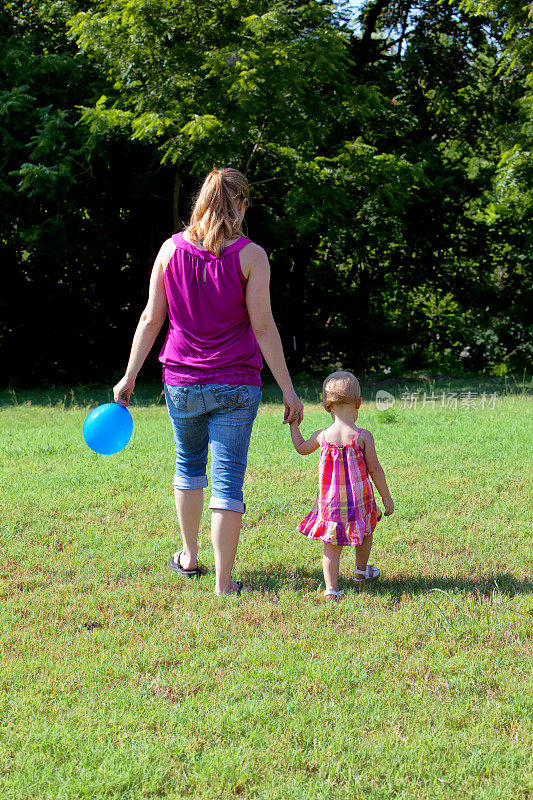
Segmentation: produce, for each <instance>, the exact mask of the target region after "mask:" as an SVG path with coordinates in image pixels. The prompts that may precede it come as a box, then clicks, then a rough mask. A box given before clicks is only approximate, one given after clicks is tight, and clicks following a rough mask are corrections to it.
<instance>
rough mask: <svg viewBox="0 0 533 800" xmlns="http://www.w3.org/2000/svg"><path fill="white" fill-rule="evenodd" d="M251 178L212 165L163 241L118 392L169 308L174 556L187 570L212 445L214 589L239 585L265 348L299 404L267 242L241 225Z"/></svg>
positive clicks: (130, 379)
mask: <svg viewBox="0 0 533 800" xmlns="http://www.w3.org/2000/svg"><path fill="white" fill-rule="evenodd" d="M248 195H249V187H248V182H247V181H246V178H245V177H244V175H242V174H241V173H240V172H238V171H237V170H235V169H229V168H227V169H220V170H219V169H213V171H212V172H211V173H210V174H209V175H208V176H207V178H206V179H205V181H204V184H203V186H202V189H201V190H200V193H199V195H198V197H197V199H196V203H195V206H194V209H193V212H192V215H191V219H190V222H189V225H188V227H187V228H186V229H185V230H184V231H183V232H182V233H179V234H176V235H174V236H172V238H171V239H167V241H166V242H164V243H163V246H162V247H161V250H160V251H159V254H158V256H157V258H156V260H155V263H154V267H153V270H152V276H151V279H150V290H149V297H148V303H147V305H146V308H145V310H144V311H143V313H142V314H141V318H140V320H139V324H138V326H137V330H136V331H135V336H134V338H133V344H132V348H131V355H130V359H129V362H128V366H127V369H126V372H125V375H124V377H123V378H122V379H121V380H120V381H119V382H118V383H117V385H116V386H115V387H114V389H113V394H114V398H115V402H117V403H121V405H127V404H128V403H129V399H130V395H131V393H132V391H133V389H134V386H135V379H136V377H137V373H138V372H139V370H140V368H141V366H142V364H143V362H144V360H145V358H146V356H147V355H148V353H149V351H150V348H151V347H152V345H153V343H154V341H155V339H156V336H157V334H158V333H159V330H160V329H161V326H162V325H163V322H164V320H165V317H166V315H167V312H168V316H169V330H168V334H167V337H166V340H165V343H164V345H163V349H162V350H161V353H160V356H159V359H160V361H161V362H162V364H163V381H164V385H165V397H166V401H167V407H168V412H169V415H170V418H171V420H172V425H173V429H174V440H175V444H176V472H175V477H174V494H175V499H176V511H177V514H178V520H179V524H180V529H181V535H182V538H183V549H182V550H181V551H180V552H178V553H175V554H174V556H173V557H172V559H171V562H170V566H171V568H172V569H173V570H175V571H176V572H178V573H180V574H182V575H186V576H188V577H194V576H199V575H200V569H199V568H198V561H197V554H198V531H199V527H200V520H201V516H202V510H203V490H204V488H205V487H206V486H207V476H206V463H207V448H208V442H209V444H210V445H211V484H212V497H211V501H210V503H209V507H210V509H211V510H212V512H213V513H212V520H211V538H212V541H213V548H214V552H215V568H216V587H215V591H216V593H217V594H239V593H240V591H241V590H242V589H243V588H244V587H243V585H242V583H241V582H240V581H233V580H232V578H231V570H232V567H233V563H234V561H235V555H236V553H237V545H238V542H239V536H240V530H241V522H242V515H243V513H244V510H245V505H244V502H243V493H242V485H243V481H244V473H245V470H246V461H247V456H248V446H249V443H250V435H251V432H252V425H253V422H254V419H255V417H256V414H257V409H258V406H259V401H260V398H261V389H260V386H261V379H260V370H261V367H262V359H261V353H262V354H263V356H264V358H265V360H266V362H267V364H268V366H269V367H270V370H271V372H272V375H273V376H274V378H275V380H276V381H277V383H278V385H279V387H280V389H281V390H282V392H283V402H284V405H285V414H284V419H283V422H284V423H290V422H292V420H294V419H298V420H299V421H301V419H302V417H303V406H302V403H301V401H300V399H299V398H298V396H297V395H296V393H295V391H294V389H293V386H292V382H291V379H290V376H289V373H288V370H287V366H286V363H285V357H284V355H283V348H282V345H281V339H280V337H279V333H278V330H277V328H276V324H275V322H274V319H273V317H272V311H271V308H270V293H269V279H270V266H269V263H268V258H267V255H266V253H265V251H264V250H263V249H262V248H261V247H259V246H258V245H257V244H254V243H253V242H251V241H250V240H249V239H246V238H245V237H244V236H243V235H242V230H241V224H242V221H243V218H244V214H245V211H246V206H247V204H248Z"/></svg>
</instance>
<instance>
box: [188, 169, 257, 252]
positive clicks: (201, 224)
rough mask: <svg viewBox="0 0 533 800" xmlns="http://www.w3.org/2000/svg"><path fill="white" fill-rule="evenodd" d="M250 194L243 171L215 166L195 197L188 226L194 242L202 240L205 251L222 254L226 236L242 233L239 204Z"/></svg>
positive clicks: (230, 236)
mask: <svg viewBox="0 0 533 800" xmlns="http://www.w3.org/2000/svg"><path fill="white" fill-rule="evenodd" d="M249 193H250V188H249V186H248V181H247V180H246V178H245V177H244V175H243V174H242V172H239V171H238V170H236V169H232V168H231V167H225V168H224V169H217V168H216V167H213V169H212V170H211V172H210V173H209V175H208V176H207V178H206V179H205V181H204V183H203V186H202V188H201V189H200V192H199V194H198V196H197V198H196V202H195V204H194V208H193V210H192V214H191V219H190V221H189V224H188V226H187V228H186V231H187V233H188V234H189V236H190V237H191V239H192V240H193V241H194V242H197V241H198V240H199V239H202V240H203V246H204V247H205V249H206V250H209V252H210V253H214V254H215V255H216V256H220V255H222V253H223V251H224V246H225V242H226V239H232V238H233V237H234V236H235V234H239V235H240V236H242V235H243V233H242V230H241V213H240V204H241V203H242V201H243V200H246V201H247V200H248V196H249Z"/></svg>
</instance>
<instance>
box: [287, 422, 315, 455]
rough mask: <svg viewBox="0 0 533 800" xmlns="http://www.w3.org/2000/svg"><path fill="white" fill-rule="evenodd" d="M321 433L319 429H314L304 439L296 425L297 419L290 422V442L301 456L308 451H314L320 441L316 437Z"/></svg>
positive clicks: (307, 453)
mask: <svg viewBox="0 0 533 800" xmlns="http://www.w3.org/2000/svg"><path fill="white" fill-rule="evenodd" d="M321 433H322V431H321V430H319V431H315V432H314V433H312V434H311V436H310V437H309V439H307V440H305V439H304V437H303V436H302V434H301V433H300V428H299V427H298V420H297V419H293V421H292V422H291V436H292V443H293V445H294V447H295V448H296V450H297V451H298V452H299V453H300V455H302V456H307V455H309V453H314V451H315V450H316V449H317V448H318V447H320V442H319V440H318V437H319V436H320V434H321Z"/></svg>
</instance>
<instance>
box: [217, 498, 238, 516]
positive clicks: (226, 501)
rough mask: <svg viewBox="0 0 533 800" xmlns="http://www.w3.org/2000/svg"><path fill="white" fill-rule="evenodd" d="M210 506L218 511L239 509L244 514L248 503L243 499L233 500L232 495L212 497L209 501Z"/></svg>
mask: <svg viewBox="0 0 533 800" xmlns="http://www.w3.org/2000/svg"><path fill="white" fill-rule="evenodd" d="M209 508H210V509H211V510H213V509H214V510H218V511H237V512H238V513H239V514H244V512H245V511H246V503H243V502H242V500H232V499H231V497H212V498H211V500H210V501H209Z"/></svg>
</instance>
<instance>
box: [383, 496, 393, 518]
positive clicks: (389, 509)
mask: <svg viewBox="0 0 533 800" xmlns="http://www.w3.org/2000/svg"><path fill="white" fill-rule="evenodd" d="M381 499H382V500H383V505H384V506H385V516H386V517H390V515H391V514H393V513H394V500H393V499H392V497H391V496H390V495H389V496H388V497H382V498H381Z"/></svg>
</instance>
